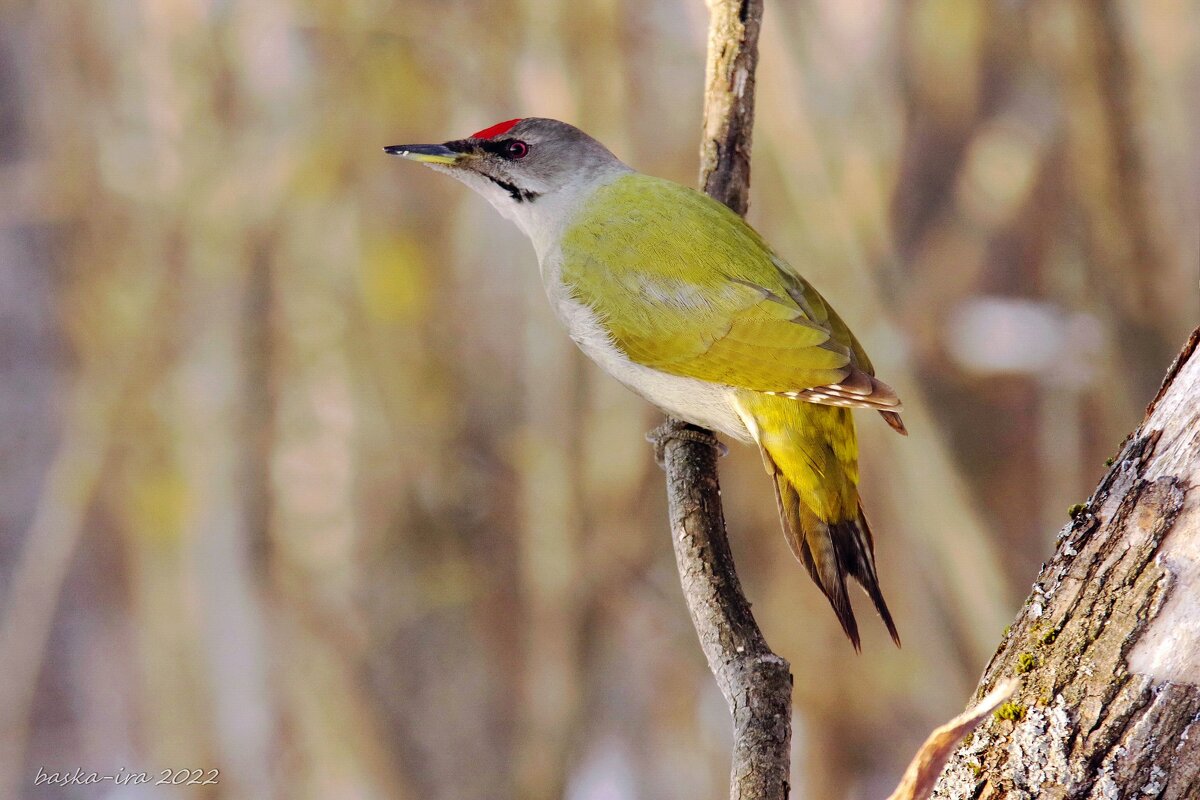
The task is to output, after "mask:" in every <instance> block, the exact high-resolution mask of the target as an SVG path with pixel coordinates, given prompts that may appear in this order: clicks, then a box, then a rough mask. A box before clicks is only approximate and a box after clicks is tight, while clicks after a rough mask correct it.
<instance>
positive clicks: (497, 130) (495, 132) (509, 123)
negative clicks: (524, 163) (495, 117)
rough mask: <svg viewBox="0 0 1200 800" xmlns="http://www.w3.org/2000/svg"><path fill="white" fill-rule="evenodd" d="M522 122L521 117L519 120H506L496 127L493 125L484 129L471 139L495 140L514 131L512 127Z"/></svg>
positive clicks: (473, 134) (498, 123)
mask: <svg viewBox="0 0 1200 800" xmlns="http://www.w3.org/2000/svg"><path fill="white" fill-rule="evenodd" d="M520 121H521V119H520V117H518V118H517V119H509V120H505V121H504V122H497V123H496V124H495V125H493V126H492V127H490V128H484V129H483V130H481V131H478V132H476V133H472V134H471V138H472V139H494V138H495V137H497V136H499V135H500V134H502V133H508V132H509V131H510V130H512V127H513V126H514V125H516V124H517V123H518V122H520Z"/></svg>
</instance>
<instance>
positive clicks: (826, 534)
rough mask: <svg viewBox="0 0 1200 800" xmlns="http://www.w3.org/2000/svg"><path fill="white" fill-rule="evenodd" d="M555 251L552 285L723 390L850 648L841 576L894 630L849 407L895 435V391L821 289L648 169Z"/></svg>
mask: <svg viewBox="0 0 1200 800" xmlns="http://www.w3.org/2000/svg"><path fill="white" fill-rule="evenodd" d="M561 248H562V262H561V264H562V267H561V269H562V273H561V281H562V283H563V284H564V286H565V287H566V288H567V290H568V291H569V292H570V293H571V295H572V297H573V298H574V299H575V300H577V301H579V302H580V303H582V304H583V305H585V306H587V307H588V308H589V309H591V310H592V311H593V312H595V314H596V315H597V317H598V318H599V320H600V322H601V324H602V326H603V327H604V329H605V331H606V333H607V334H608V335H609V337H610V338H611V341H612V344H613V345H615V346H616V348H617V349H619V350H620V351H621V352H622V353H623V354H624V355H625V356H627V357H628V358H629V359H630V360H631V361H633V362H635V363H637V364H640V365H643V366H646V367H651V368H653V369H655V370H660V371H662V372H664V373H667V374H670V375H675V376H681V377H685V378H693V379H696V380H700V381H705V382H708V383H712V384H719V385H722V386H726V387H729V388H730V392H729V397H730V402H731V403H733V405H734V407H735V409H736V411H737V414H738V416H739V417H740V418H741V419H742V421H743V422H744V423H745V425H746V428H747V429H748V430H749V431H750V433H751V435H752V436H753V437H754V439H755V440H756V441H757V442H758V444H759V446H760V447H761V449H762V453H763V461H764V464H765V465H766V467H767V470H768V472H769V473H770V474H771V475H772V478H773V479H774V481H775V484H776V495H777V497H778V500H779V506H780V513H781V517H782V519H783V525H784V531H785V533H786V535H787V538H788V542H789V544H790V545H791V547H792V550H793V552H794V553H795V554H796V556H797V558H799V559H800V560H801V562H803V563H804V565H805V566H806V567H807V569H808V571H809V573H810V574H811V575H812V577H813V580H814V581H815V582H816V583H817V585H818V586H819V587H820V588H821V590H822V591H823V592H824V593H825V595H826V596H827V597H828V598H829V601H830V603H831V604H832V605H833V608H834V610H835V612H836V613H837V615H838V618H839V619H840V621H841V623H842V626H843V628H844V629H845V631H846V634H847V635H848V636H849V637H850V639H851V641H852V642H853V643H854V644H855V646H856V647H857V646H858V631H857V625H856V623H855V620H854V615H853V612H852V611H851V609H850V605H849V601H848V599H847V597H846V592H845V576H846V575H847V574H849V575H851V576H853V577H854V578H856V579H857V580H858V581H859V582H860V583H861V584H862V585H863V587H864V588H865V589H866V590H867V593H868V594H869V595H870V596H871V599H872V601H873V602H874V604H875V606H876V608H877V609H878V611H879V613H880V615H881V617H882V618H883V620H884V622H885V623H886V625H887V627H888V630H889V631H890V632H891V634H892V636H893V638H896V631H895V627H894V626H893V625H892V620H891V616H890V614H889V613H888V610H887V606H886V604H885V603H884V602H883V597H882V595H881V594H880V591H879V585H878V580H877V578H876V576H875V566H874V557H873V545H872V540H871V534H870V530H869V528H868V527H867V524H866V520H865V518H864V517H863V515H862V511H861V508H860V505H859V499H858V445H857V442H856V438H855V431H854V421H853V419H852V417H851V414H850V411H849V408H847V407H846V406H862V407H869V408H876V409H878V410H881V411H882V412H884V413H885V418H887V419H888V421H889V424H892V425H893V427H897V429H898V430H902V427H903V426H902V425H900V423H899V422H898V417H896V416H895V414H894V411H893V409H898V401H896V399H895V395H894V393H892V392H891V390H890V388H888V387H887V386H886V384H883V383H882V382H880V381H877V380H876V379H874V378H873V377H872V376H873V374H874V370H873V368H872V366H871V362H870V360H869V359H868V358H867V355H866V353H865V352H864V351H863V349H862V347H861V345H860V344H859V343H858V341H857V340H856V339H855V337H854V335H853V334H852V333H851V332H850V330H849V328H847V327H846V325H845V323H843V322H842V320H841V319H840V318H839V317H838V316H837V314H836V313H835V312H834V311H833V309H832V308H830V306H829V305H828V303H826V302H825V300H824V298H822V297H821V295H820V294H818V293H817V291H816V290H815V289H814V288H813V287H812V286H811V285H809V283H808V282H807V281H806V280H804V278H802V277H801V276H800V275H798V274H797V273H796V272H794V271H793V270H792V269H791V268H790V267H789V266H788V265H787V264H786V263H785V262H784V261H783V260H782V259H780V258H779V257H778V256H776V255H775V254H774V253H773V252H772V251H771V250H770V248H769V247H768V246H767V244H766V243H765V242H764V241H763V240H762V238H761V237H760V236H759V235H758V234H757V233H756V232H755V231H754V230H753V229H752V228H751V227H750V226H749V225H747V224H746V223H745V221H744V220H742V219H741V217H739V216H737V215H736V214H734V213H733V212H732V211H730V210H729V209H727V208H726V207H725V206H723V205H721V204H720V203H717V202H716V201H714V200H712V199H711V198H709V197H707V196H705V195H703V194H700V193H699V192H695V191H693V190H691V189H688V188H686V187H683V186H680V185H678V184H675V183H672V182H670V181H665V180H660V179H657V178H651V177H648V176H644V175H638V174H630V175H626V176H623V177H620V178H618V179H616V180H614V181H612V182H611V183H609V184H607V185H604V186H602V187H600V188H599V189H597V191H596V192H595V193H594V194H593V195H592V196H591V197H590V198H589V199H588V200H587V201H586V203H585V205H584V206H583V208H582V209H581V210H580V211H579V212H578V213H577V214H576V215H575V217H574V219H573V222H572V224H571V225H570V226H569V227H568V229H567V230H566V231H565V232H564V235H563V237H562V240H561ZM785 394H786V395H790V396H784V395H785ZM809 400H812V401H815V402H807V401H809ZM889 415H890V416H889ZM897 641H898V639H897Z"/></svg>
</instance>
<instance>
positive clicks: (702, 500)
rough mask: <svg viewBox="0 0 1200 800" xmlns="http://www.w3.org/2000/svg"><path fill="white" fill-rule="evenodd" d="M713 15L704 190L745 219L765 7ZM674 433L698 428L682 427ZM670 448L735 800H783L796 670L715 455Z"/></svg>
mask: <svg viewBox="0 0 1200 800" xmlns="http://www.w3.org/2000/svg"><path fill="white" fill-rule="evenodd" d="M709 11H710V22H709V39H708V64H707V83H706V91H705V101H704V141H703V144H702V145H701V151H700V153H701V159H700V161H701V164H700V184H701V185H702V186H703V187H704V190H705V191H706V192H707V193H708V194H709V195H710V196H712V197H714V198H716V199H717V200H719V201H721V202H722V203H724V204H725V205H727V206H729V207H730V208H732V209H733V210H734V211H736V212H738V213H739V214H745V213H746V208H747V206H748V196H749V189H750V132H751V128H752V127H753V124H754V68H755V65H756V63H757V61H758V31H759V26H760V25H761V20H762V0H709ZM667 426H668V429H673V430H675V431H679V430H683V429H687V428H692V426H688V425H686V424H684V423H681V422H679V421H677V420H668V423H667ZM692 429H693V430H699V429H695V428H692ZM662 441H663V442H664V445H663V463H664V468H665V469H666V472H667V497H668V505H669V511H670V518H671V534H672V540H673V542H674V548H675V560H676V563H677V564H678V567H679V578H680V583H681V584H682V586H683V593H684V597H685V599H686V600H687V605H688V611H689V612H690V613H691V616H692V622H693V624H694V625H695V626H696V633H697V634H698V635H699V637H700V646H701V648H702V649H703V650H704V655H705V657H706V658H707V659H708V667H709V669H710V670H712V673H713V676H714V677H715V678H716V681H717V685H718V686H719V687H720V689H721V693H722V694H723V695H724V696H725V701H726V703H728V705H729V710H730V713H731V714H732V716H733V726H734V750H733V764H732V768H731V770H730V797H731V798H734V799H735V800H751V798H754V799H755V800H759V799H760V798H761V799H762V800H783V798H786V797H787V795H788V790H789V784H788V773H789V768H790V745H791V735H792V727H791V719H792V675H791V670H790V668H789V665H788V663H787V661H785V660H784V659H782V658H780V657H779V656H777V655H775V654H774V653H772V652H771V649H770V648H769V647H768V646H767V643H766V640H765V639H764V638H763V635H762V631H760V630H759V628H758V625H757V624H756V623H755V621H754V616H753V614H751V612H750V604H749V603H748V602H747V601H746V597H745V595H743V594H742V587H741V583H740V582H739V580H738V576H737V570H736V569H735V567H734V563H733V554H732V553H731V552H730V549H729V539H728V536H727V534H726V530H725V517H724V514H723V512H722V510H721V494H720V487H719V484H718V481H717V454H716V450H715V448H714V447H712V446H711V445H710V444H706V443H704V442H702V441H696V440H695V437H693V439H687V438H685V437H675V438H671V437H670V434H667V436H665V437H664V438H663V440H662Z"/></svg>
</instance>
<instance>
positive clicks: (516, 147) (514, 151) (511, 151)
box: [504, 139, 529, 159]
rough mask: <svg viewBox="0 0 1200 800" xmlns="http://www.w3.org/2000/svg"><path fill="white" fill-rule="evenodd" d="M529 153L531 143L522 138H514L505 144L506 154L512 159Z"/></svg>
mask: <svg viewBox="0 0 1200 800" xmlns="http://www.w3.org/2000/svg"><path fill="white" fill-rule="evenodd" d="M528 154H529V145H527V144H525V143H524V142H522V141H521V140H520V139H514V140H512V141H511V142H509V143H508V144H506V145H505V146H504V155H506V156H508V157H509V158H512V159H517V158H524V157H525V156H527V155H528Z"/></svg>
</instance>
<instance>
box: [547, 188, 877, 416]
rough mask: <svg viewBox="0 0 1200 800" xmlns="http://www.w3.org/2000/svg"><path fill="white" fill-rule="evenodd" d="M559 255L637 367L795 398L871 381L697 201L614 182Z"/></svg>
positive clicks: (769, 263) (817, 305) (736, 230)
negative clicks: (827, 389) (844, 382)
mask: <svg viewBox="0 0 1200 800" xmlns="http://www.w3.org/2000/svg"><path fill="white" fill-rule="evenodd" d="M615 209H620V211H614V210H615ZM562 248H563V272H562V279H563V281H564V282H565V283H566V285H567V286H568V287H569V288H570V290H571V292H572V293H573V295H574V296H575V298H576V299H577V300H579V301H580V302H582V303H584V304H585V305H587V306H589V307H590V308H591V309H593V310H594V311H595V312H596V313H597V314H598V315H599V317H600V319H601V321H602V322H603V324H605V325H606V327H607V329H608V331H609V332H610V334H611V335H612V339H613V342H614V343H615V344H616V346H617V347H619V348H620V349H621V350H622V351H624V352H625V354H626V355H628V356H629V358H630V359H632V360H633V361H636V362H637V363H639V364H643V365H645V366H648V367H653V368H655V369H659V370H662V371H664V372H668V373H671V374H674V375H682V376H685V377H690V378H698V379H700V380H705V381H711V382H714V383H723V384H727V385H729V386H736V387H740V388H744V389H754V390H757V391H763V392H778V393H796V394H797V395H800V396H803V393H804V391H805V390H808V389H813V388H814V387H825V386H830V385H834V384H840V383H842V382H843V381H849V384H847V385H851V384H853V385H855V387H856V388H855V391H853V392H852V394H853V396H854V397H855V398H866V397H869V396H870V395H871V392H872V388H871V384H872V383H877V382H874V381H872V380H871V379H870V378H869V377H868V376H869V375H870V374H871V372H872V369H871V364H870V361H869V360H868V359H867V356H866V353H865V352H863V350H862V347H861V346H860V345H859V344H858V342H857V341H856V340H855V338H854V335H853V334H852V333H851V332H850V330H849V329H848V328H847V327H846V325H845V323H843V322H842V320H841V319H840V318H838V316H837V314H836V313H835V312H834V311H833V310H832V309H831V308H830V307H829V306H828V304H826V302H825V300H824V299H823V298H822V297H821V296H820V295H819V294H818V293H817V291H816V290H815V289H813V288H812V286H810V285H809V284H808V282H807V281H805V280H804V279H803V278H801V277H800V276H799V275H797V274H796V273H795V272H793V271H792V270H791V269H790V268H789V267H788V266H787V264H786V263H784V262H783V261H782V260H781V259H779V258H778V257H776V256H775V255H774V254H773V253H772V252H771V250H770V248H769V247H768V246H767V245H766V243H765V242H763V240H762V238H761V237H760V236H759V235H758V234H757V233H756V232H755V231H754V230H753V229H752V228H751V227H750V226H749V225H747V224H746V223H745V222H744V221H743V220H742V219H741V217H739V216H737V215H736V214H734V213H733V212H732V211H730V210H729V209H728V208H726V207H725V206H723V205H721V204H720V203H718V202H716V201H715V200H712V199H711V198H709V197H707V196H706V195H703V194H700V193H699V192H696V191H693V190H691V189H688V188H686V187H684V186H680V185H679V184H676V183H671V182H670V181H665V180H660V179H657V178H651V177H648V176H644V175H628V176H626V177H623V178H619V179H618V180H616V181H614V182H613V183H610V184H608V185H607V186H605V187H603V188H601V189H600V190H598V191H597V193H596V195H595V196H593V197H592V198H591V199H590V200H589V201H588V203H587V204H586V205H585V207H584V208H583V209H582V210H581V212H580V214H579V216H578V217H577V221H576V222H575V223H574V224H573V225H572V226H571V227H570V228H569V229H568V230H567V231H566V233H565V235H564V237H563V245H562ZM858 375H862V378H857V376H858ZM864 379H865V380H864ZM856 380H857V383H856ZM879 385H880V386H881V387H883V386H884V385H883V384H881V383H880V384H879ZM888 391H889V392H890V390H888ZM835 394H836V392H835ZM893 397H894V395H893ZM805 399H813V400H815V401H817V402H831V401H833V400H835V399H836V398H834V397H828V398H817V397H805ZM835 404H852V405H875V404H874V403H870V402H856V403H835ZM892 405H895V403H890V404H889V406H888V407H891V406H892Z"/></svg>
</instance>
